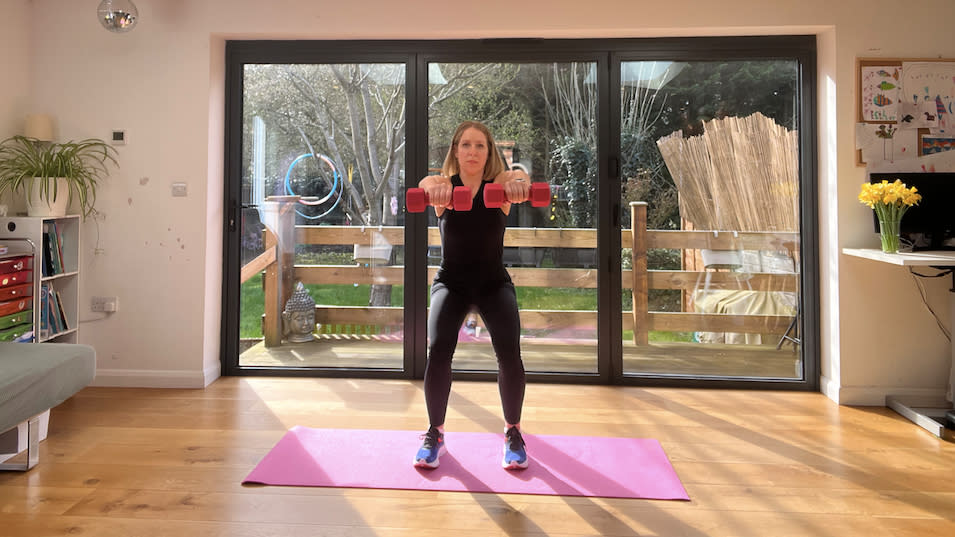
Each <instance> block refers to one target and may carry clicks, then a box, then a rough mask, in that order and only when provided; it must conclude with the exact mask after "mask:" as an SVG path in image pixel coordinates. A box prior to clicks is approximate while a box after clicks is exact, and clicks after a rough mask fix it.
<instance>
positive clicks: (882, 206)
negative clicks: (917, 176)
mask: <svg viewBox="0 0 955 537" xmlns="http://www.w3.org/2000/svg"><path fill="white" fill-rule="evenodd" d="M921 199H922V195H921V194H919V193H918V191H917V189H916V188H915V187H914V186H913V187H906V186H905V183H903V182H902V181H901V180H899V179H896V180H895V181H893V182H891V183H890V182H888V181H886V180H883V181H882V182H881V183H865V184H863V185H862V192H860V193H859V201H860V202H862V203H864V204H865V205H868V206H869V207H870V208H871V209H872V210H874V211H875V214H876V217H878V219H879V235H880V236H881V238H882V251H883V252H886V253H890V254H894V253H897V252H898V251H899V234H900V233H899V230H900V227H901V223H902V215H904V214H905V212H906V211H908V210H909V208H910V207H912V206H913V205H917V204H918V202H919V201H920V200H921Z"/></svg>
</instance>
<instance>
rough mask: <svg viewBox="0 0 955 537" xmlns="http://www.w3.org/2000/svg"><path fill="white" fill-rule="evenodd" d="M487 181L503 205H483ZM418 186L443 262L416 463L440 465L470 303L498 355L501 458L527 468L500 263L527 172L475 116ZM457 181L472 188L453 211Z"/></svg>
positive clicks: (515, 351) (508, 299) (516, 321)
mask: <svg viewBox="0 0 955 537" xmlns="http://www.w3.org/2000/svg"><path fill="white" fill-rule="evenodd" d="M489 183H497V184H500V185H501V186H502V187H503V188H504V193H505V195H506V199H507V200H508V202H507V203H504V205H502V206H501V207H500V209H492V208H488V207H486V206H485V205H484V188H485V186H486V185H488V184H489ZM418 186H419V187H420V188H422V189H423V190H424V191H425V192H427V194H428V198H427V199H428V200H429V203H430V204H431V205H433V206H434V213H435V216H437V217H438V227H439V229H440V231H441V246H442V248H441V251H442V257H441V266H440V268H439V269H438V273H437V275H436V276H435V278H434V282H433V283H432V285H431V313H430V316H429V318H428V337H429V339H430V343H429V348H428V365H427V367H426V368H425V372H424V395H425V400H426V402H427V405H428V418H429V420H430V427H429V428H428V432H427V433H425V434H424V435H423V436H422V438H423V439H424V441H423V443H422V445H421V449H419V450H418V453H417V454H416V455H415V458H414V464H415V466H417V467H421V468H437V467H438V459H439V457H440V456H441V455H442V454H443V453H444V452H445V450H446V448H445V444H444V419H445V415H446V414H447V410H448V398H449V396H450V394H451V358H452V356H453V355H454V349H455V347H456V346H457V344H458V331H459V330H460V328H461V323H462V322H464V319H465V317H466V316H467V315H468V312H469V311H471V309H472V307H473V308H474V309H476V310H477V312H478V314H479V315H480V316H481V318H482V319H483V320H484V326H485V327H486V328H487V331H488V333H489V334H490V336H491V344H492V345H493V346H494V353H495V354H496V356H497V366H498V375H497V383H498V389H499V391H500V393H501V406H502V407H503V410H504V422H505V426H504V433H505V434H504V457H503V460H502V462H501V464H502V466H503V467H504V468H507V469H509V470H514V469H521V468H527V452H526V450H525V447H524V439H523V438H522V437H521V431H520V422H521V408H522V407H523V405H524V386H525V375H524V363H523V362H522V361H521V348H520V335H521V319H520V316H519V315H518V310H517V293H516V292H515V291H514V284H513V283H511V277H510V275H508V273H507V270H505V269H504V261H503V257H504V226H505V219H506V216H507V214H508V213H509V212H510V209H511V203H521V202H523V201H526V200H527V198H528V195H529V178H528V176H527V173H526V172H523V171H507V170H505V166H504V162H503V161H502V160H501V157H500V154H499V153H498V150H497V147H496V146H495V144H494V137H493V136H491V132H490V131H489V130H488V128H487V127H486V126H484V125H483V124H481V123H478V122H476V121H465V122H463V123H461V124H460V125H458V128H457V129H456V130H455V131H454V137H453V138H452V140H451V147H450V148H448V154H447V156H446V157H445V159H444V165H443V166H442V168H441V175H431V176H428V177H425V178H424V179H422V180H421V181H420V182H419V183H418ZM456 186H458V187H459V186H466V187H468V188H470V189H471V196H472V199H473V204H472V207H471V209H470V210H468V211H463V210H458V211H456V210H454V207H453V206H452V199H451V193H452V190H453V189H454V187H456Z"/></svg>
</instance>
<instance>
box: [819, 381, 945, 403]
mask: <svg viewBox="0 0 955 537" xmlns="http://www.w3.org/2000/svg"><path fill="white" fill-rule="evenodd" d="M820 390H821V391H822V393H823V395H825V396H826V397H828V398H829V399H832V400H833V401H835V402H836V403H838V404H840V405H848V406H886V405H885V397H886V396H887V395H899V396H913V397H920V398H929V399H942V400H944V399H945V388H944V387H939V388H913V387H911V386H840V385H839V384H838V383H837V382H835V381H833V379H830V378H827V377H825V376H823V377H822V379H821V382H820Z"/></svg>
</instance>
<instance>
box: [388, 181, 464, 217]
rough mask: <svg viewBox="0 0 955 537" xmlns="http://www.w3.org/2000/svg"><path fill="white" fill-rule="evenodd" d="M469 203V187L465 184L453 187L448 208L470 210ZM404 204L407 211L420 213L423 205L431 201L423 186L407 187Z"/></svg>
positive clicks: (425, 205) (429, 203)
mask: <svg viewBox="0 0 955 537" xmlns="http://www.w3.org/2000/svg"><path fill="white" fill-rule="evenodd" d="M471 204H472V199H471V189H470V188H468V187H466V186H456V187H454V190H453V191H452V192H451V205H450V206H449V207H448V208H449V209H454V210H455V211H470V210H471ZM405 205H406V206H407V207H408V212H409V213H420V212H422V211H424V209H425V207H427V206H428V205H431V201H430V200H429V199H428V193H427V192H425V191H424V189H423V188H409V189H408V192H407V194H406V195H405Z"/></svg>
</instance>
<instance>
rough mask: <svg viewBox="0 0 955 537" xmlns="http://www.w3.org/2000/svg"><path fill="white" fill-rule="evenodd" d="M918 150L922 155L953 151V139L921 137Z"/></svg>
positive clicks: (954, 146) (954, 145) (954, 139)
mask: <svg viewBox="0 0 955 537" xmlns="http://www.w3.org/2000/svg"><path fill="white" fill-rule="evenodd" d="M920 144H921V145H920V150H921V154H923V155H931V154H933V153H941V152H942V151H951V150H953V149H955V138H940V137H937V136H923V137H922V140H921V141H920Z"/></svg>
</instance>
